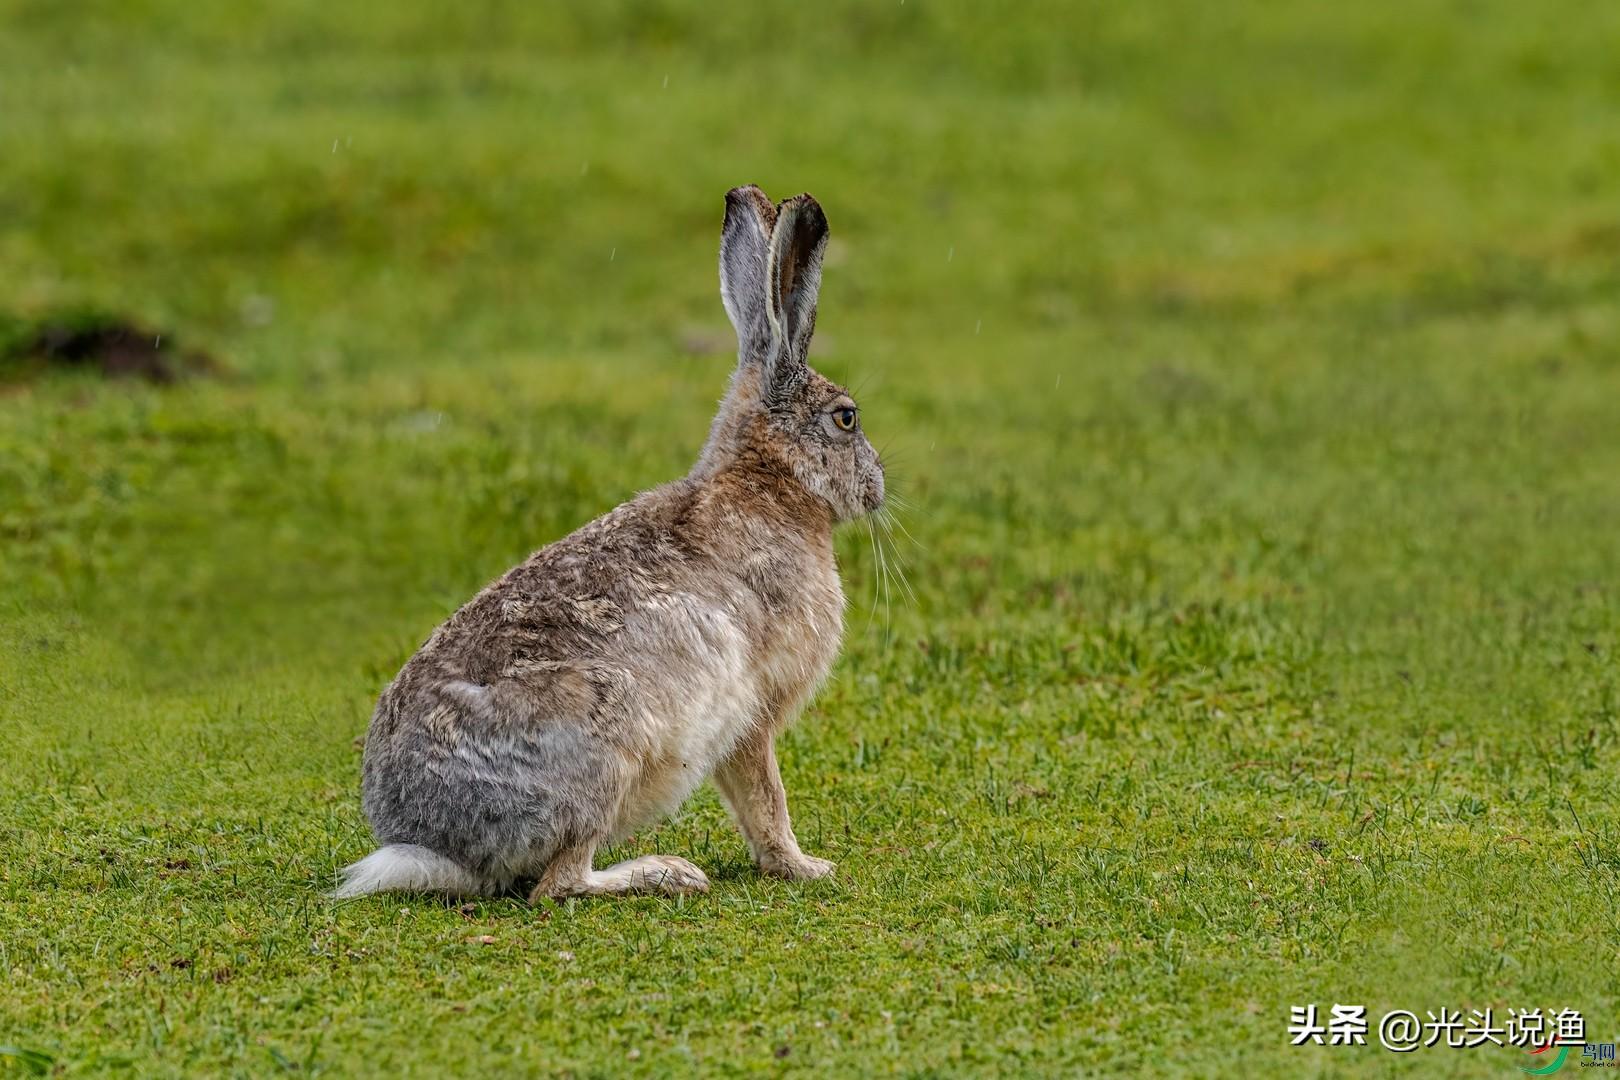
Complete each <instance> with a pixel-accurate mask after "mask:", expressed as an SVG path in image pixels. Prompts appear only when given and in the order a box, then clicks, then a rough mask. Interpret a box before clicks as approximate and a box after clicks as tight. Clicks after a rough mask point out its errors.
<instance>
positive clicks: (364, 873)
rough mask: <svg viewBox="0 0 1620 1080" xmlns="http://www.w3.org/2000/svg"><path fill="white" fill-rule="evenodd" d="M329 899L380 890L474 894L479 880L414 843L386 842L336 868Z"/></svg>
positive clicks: (349, 897) (343, 898)
mask: <svg viewBox="0 0 1620 1080" xmlns="http://www.w3.org/2000/svg"><path fill="white" fill-rule="evenodd" d="M338 877H339V879H340V880H339V882H338V887H337V888H335V889H333V890H332V899H334V900H349V899H352V898H353V897H356V896H366V895H369V894H371V893H380V892H424V893H444V894H445V895H448V896H476V895H478V894H479V893H481V892H483V891H484V890H483V889H482V888H480V885H481V882H480V881H479V880H478V879H477V878H476V877H474V876H473V874H472V873H470V872H469V871H468V870H467V869H466V868H465V867H463V866H461V865H459V864H457V863H455V862H453V861H452V860H450V859H447V858H445V857H444V856H443V855H440V854H439V853H438V852H436V851H429V850H428V849H427V848H425V847H420V846H418V845H416V844H389V845H388V846H387V847H381V848H378V849H377V850H376V851H373V852H372V853H371V854H370V855H367V856H366V857H365V858H363V859H361V860H360V861H359V862H357V863H352V864H350V865H348V866H345V867H344V868H343V869H342V870H340V871H338Z"/></svg>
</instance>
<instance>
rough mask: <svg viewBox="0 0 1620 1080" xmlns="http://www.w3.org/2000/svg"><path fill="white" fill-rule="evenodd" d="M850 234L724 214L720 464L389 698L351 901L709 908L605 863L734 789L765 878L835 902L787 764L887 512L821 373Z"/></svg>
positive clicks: (466, 629) (684, 878)
mask: <svg viewBox="0 0 1620 1080" xmlns="http://www.w3.org/2000/svg"><path fill="white" fill-rule="evenodd" d="M826 242H827V221H826V218H825V217H824V216H823V214H822V212H821V207H820V206H818V205H817V203H816V201H815V200H814V199H812V198H811V197H810V196H808V195H800V196H797V197H796V198H793V199H789V200H787V201H786V202H784V203H782V204H780V205H773V204H772V203H771V201H770V200H769V199H768V198H766V196H765V194H764V193H763V192H762V191H760V190H759V189H758V188H756V187H742V188H736V189H734V190H732V191H731V192H729V193H727V195H726V215H725V223H724V225H723V227H722V230H721V243H720V294H721V299H722V301H723V303H724V305H725V308H726V313H727V315H729V316H730V318H731V321H732V324H733V326H735V328H736V330H737V341H738V365H737V370H736V372H735V374H734V375H733V376H732V380H731V387H730V390H729V391H728V392H727V394H726V397H725V399H724V400H723V401H722V402H721V405H720V409H719V413H718V415H717V416H716V417H715V420H714V423H713V426H712V427H711V429H710V432H709V438H708V441H707V442H706V444H705V445H704V447H703V452H702V454H701V455H700V456H699V458H698V461H697V464H696V465H695V466H694V467H693V469H692V472H691V473H690V474H689V475H688V476H686V477H684V478H683V479H680V480H676V481H674V482H672V483H669V484H665V485H664V486H662V487H659V488H656V489H654V490H652V491H649V492H646V493H644V494H642V495H640V496H638V497H636V498H635V499H632V500H631V501H630V502H627V503H625V504H624V505H622V506H620V507H619V508H617V509H616V510H614V511H612V512H611V513H609V514H607V515H606V516H604V517H601V518H598V519H597V520H595V521H593V522H591V523H590V524H588V525H586V526H584V527H583V528H581V529H579V530H578V531H577V532H574V533H572V534H570V535H568V536H566V537H564V538H563V539H561V540H558V541H556V542H555V543H553V544H550V545H548V546H547V547H544V548H542V549H540V550H539V551H537V552H535V553H534V554H533V555H531V556H530V557H529V558H528V560H527V561H525V562H524V563H522V564H521V565H520V566H517V567H516V568H514V569H512V570H511V571H509V572H508V573H506V574H505V575H504V576H502V577H501V578H500V579H499V580H497V581H495V582H494V583H493V584H491V585H489V586H488V587H487V588H485V589H484V590H483V591H482V592H480V593H479V594H478V595H477V596H475V597H473V599H472V600H471V601H469V602H468V603H467V604H466V606H464V607H462V608H461V610H459V611H457V612H456V613H455V614H454V615H452V616H451V617H450V619H449V621H448V622H446V623H445V624H444V625H443V626H440V627H439V628H438V629H437V630H435V631H434V632H433V635H432V636H431V637H430V638H428V640H427V642H426V644H424V645H423V646H422V648H421V650H420V651H418V652H417V654H416V655H415V656H413V657H412V658H411V659H410V661H409V662H407V663H406V665H405V667H404V668H403V669H402V670H401V671H400V673H399V675H398V676H397V677H396V678H395V679H394V681H393V682H392V683H391V684H390V685H389V686H388V688H387V689H386V690H384V691H383V694H382V698H381V700H380V701H379V702H378V704H377V711H376V714H375V715H374V716H373V717H372V721H371V728H370V732H369V733H368V735H367V738H366V751H365V767H364V773H365V776H364V790H365V796H364V805H365V811H366V816H367V817H368V818H369V819H370V821H371V825H372V828H373V830H374V831H375V833H376V835H377V839H378V840H379V841H380V842H381V844H382V847H381V848H380V849H379V850H378V851H376V852H374V853H373V854H371V855H370V856H368V857H366V858H365V859H362V860H361V861H359V862H357V863H355V864H354V865H352V866H349V867H347V868H346V869H345V870H344V871H343V875H342V881H341V883H340V885H339V887H338V889H337V891H336V893H335V895H337V896H340V897H348V896H359V895H362V894H365V893H371V892H381V891H387V890H405V891H423V892H438V893H444V894H450V895H469V894H479V893H488V892H496V891H501V890H505V889H508V888H511V887H512V886H513V885H514V884H515V883H516V882H519V881H534V882H536V884H535V886H534V895H535V896H536V897H538V896H542V895H549V896H565V895H579V894H606V893H623V892H633V891H648V890H657V891H664V892H683V891H692V890H701V889H704V888H706V887H707V884H708V882H707V880H706V878H705V877H704V875H703V872H702V871H701V870H699V869H698V868H697V867H695V866H693V865H692V864H691V863H689V862H687V861H686V860H685V859H681V858H677V857H674V856H664V855H649V856H644V857H642V858H640V859H632V860H629V861H627V862H624V863H620V864H618V865H616V866H612V867H609V868H607V869H605V870H596V869H595V868H594V867H593V865H592V857H593V855H594V852H595V850H596V848H597V847H598V846H599V845H601V844H605V843H609V842H611V841H613V840H614V839H616V838H619V837H622V836H624V835H626V834H628V833H629V832H630V831H632V830H634V829H636V828H639V827H641V826H643V825H645V824H647V823H649V822H651V821H654V820H656V819H657V818H659V817H661V816H663V815H666V814H669V813H671V812H673V811H674V810H675V809H676V808H678V807H679V806H680V805H681V803H682V802H683V801H684V800H685V799H686V797H687V796H688V795H689V794H691V792H692V790H693V789H694V788H696V787H697V785H698V784H700V783H702V781H703V780H704V779H705V778H708V777H711V776H712V777H713V779H714V781H715V784H716V786H717V787H718V788H719V790H720V793H721V795H722V797H723V798H724V799H725V801H726V804H727V805H728V806H729V807H730V809H731V811H732V814H733V816H734V817H735V818H736V820H737V824H738V826H739V828H740V829H741V830H742V833H743V836H744V838H745V839H746V840H747V842H748V845H749V849H750V851H751V852H752V854H753V857H754V859H755V861H756V862H757V863H758V865H759V866H760V868H761V869H762V870H764V871H765V872H767V873H771V874H775V875H778V876H783V877H790V878H806V877H821V876H824V875H825V874H828V873H830V872H831V871H832V864H831V863H828V862H825V861H824V860H821V859H816V858H813V857H811V856H808V855H805V854H804V853H803V852H801V851H800V850H799V846H798V843H797V841H796V840H795V839H794V836H793V831H792V826H791V823H790V821H789V818H788V813H787V801H786V796H785V795H784V793H783V790H782V781H781V776H780V773H779V772H778V769H777V765H776V757H775V750H774V739H775V736H776V734H777V732H779V731H780V730H781V729H782V727H783V726H784V725H785V724H787V723H788V721H790V720H791V719H792V718H793V716H794V715H795V713H797V711H798V710H799V708H800V707H801V706H802V705H803V704H804V702H805V701H806V699H807V698H808V697H809V696H810V694H811V693H812V692H813V691H814V689H815V687H816V686H817V684H819V683H820V681H821V680H822V678H823V677H825V675H826V673H827V669H828V668H829V667H830V666H831V664H832V661H833V658H834V657H835V656H836V654H837V651H838V642H839V637H840V634H841V632H842V627H843V608H844V597H843V592H842V589H841V588H840V585H839V580H838V568H837V565H836V563H835V562H834V559H833V547H832V530H833V527H834V525H835V524H837V523H838V522H840V521H845V520H848V519H850V518H853V517H857V516H859V515H861V514H865V513H868V512H870V511H872V510H875V509H877V508H878V507H879V506H880V505H882V502H883V494H884V484H883V466H882V464H881V462H880V461H879V460H878V455H877V453H876V451H874V450H873V449H872V445H871V443H869V442H868V441H867V439H866V437H865V435H864V434H863V433H862V432H861V430H860V425H859V420H858V413H857V412H856V409H855V403H854V402H853V401H852V400H850V398H849V395H848V394H847V393H846V392H845V391H844V390H843V389H842V388H840V387H838V386H836V385H834V384H833V383H831V382H829V381H828V380H827V379H825V378H823V377H822V376H821V375H819V374H817V373H816V372H815V371H813V370H811V368H810V367H809V365H808V364H807V363H806V361H805V356H806V353H807V351H808V349H809V345H810V336H811V333H812V331H813V329H814V327H815V316H816V298H817V292H818V290H819V288H820V282H821V262H822V255H823V253H824V251H825V250H826Z"/></svg>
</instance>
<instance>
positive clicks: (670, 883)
mask: <svg viewBox="0 0 1620 1080" xmlns="http://www.w3.org/2000/svg"><path fill="white" fill-rule="evenodd" d="M595 854H596V843H595V842H594V841H593V842H591V843H588V844H576V845H574V846H572V847H567V848H564V849H563V850H561V851H559V852H558V853H557V855H556V857H555V858H553V859H552V860H551V864H550V865H549V866H547V867H546V870H545V873H543V874H541V875H540V881H539V883H538V884H536V885H535V887H534V892H532V893H530V894H529V903H531V904H533V903H538V902H539V900H540V898H541V897H545V896H550V897H553V898H557V899H560V898H562V897H565V896H618V895H623V894H625V893H663V894H664V895H666V896H678V895H680V894H682V893H700V892H708V891H709V879H708V878H707V877H705V876H704V874H703V871H702V870H699V869H698V868H697V867H696V866H693V865H692V864H691V863H689V862H687V861H686V860H685V859H682V858H678V857H677V856H674V855H643V856H641V857H640V858H637V859H626V860H625V861H624V862H621V863H614V864H613V865H612V866H610V867H608V868H607V869H606V870H592V869H591V858H592V856H594V855H595Z"/></svg>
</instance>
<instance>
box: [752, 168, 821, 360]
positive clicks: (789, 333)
mask: <svg viewBox="0 0 1620 1080" xmlns="http://www.w3.org/2000/svg"><path fill="white" fill-rule="evenodd" d="M826 252H827V215H825V214H823V213H822V212H821V204H820V203H818V202H816V200H815V199H813V198H811V197H810V196H809V195H795V196H794V197H793V198H791V199H789V200H787V201H786V202H784V203H783V204H782V205H781V206H779V207H777V208H776V227H775V228H774V229H773V230H772V232H771V250H770V261H769V264H768V268H767V278H768V287H769V296H768V303H769V307H768V309H767V312H766V314H767V316H768V318H769V320H770V326H771V344H772V345H773V346H774V348H773V349H772V353H773V355H774V358H775V363H774V364H773V365H771V368H772V370H768V372H767V374H768V376H769V380H768V381H769V383H770V384H771V385H772V386H773V387H777V388H780V385H781V384H782V383H783V382H784V381H787V382H791V381H792V379H793V378H794V377H796V376H797V375H798V374H800V373H801V372H802V369H803V368H804V365H805V356H806V355H807V354H808V353H809V351H810V335H811V334H812V333H814V332H815V328H816V298H817V296H818V295H819V294H820V292H821V259H822V256H823V255H825V254H826Z"/></svg>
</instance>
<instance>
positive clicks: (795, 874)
mask: <svg viewBox="0 0 1620 1080" xmlns="http://www.w3.org/2000/svg"><path fill="white" fill-rule="evenodd" d="M837 865H838V864H837V863H832V862H828V861H827V860H826V859H818V858H816V857H815V856H814V855H806V854H804V853H803V852H802V851H796V852H794V853H792V854H791V855H775V856H770V857H767V858H765V859H761V860H760V864H759V868H760V869H761V870H762V871H764V872H765V873H767V874H769V875H771V876H772V877H779V878H786V879H787V880H788V881H813V880H815V879H816V878H824V877H830V876H831V875H832V872H833V870H834V869H835V868H836V867H837Z"/></svg>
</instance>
